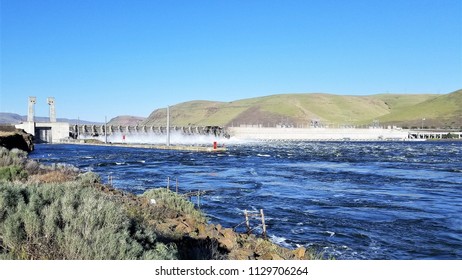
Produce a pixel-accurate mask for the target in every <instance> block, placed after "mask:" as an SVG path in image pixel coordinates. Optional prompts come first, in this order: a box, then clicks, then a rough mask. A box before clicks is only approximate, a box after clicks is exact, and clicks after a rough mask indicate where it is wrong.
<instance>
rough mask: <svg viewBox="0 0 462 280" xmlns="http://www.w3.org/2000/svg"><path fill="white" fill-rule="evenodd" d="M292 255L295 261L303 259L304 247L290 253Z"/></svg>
mask: <svg viewBox="0 0 462 280" xmlns="http://www.w3.org/2000/svg"><path fill="white" fill-rule="evenodd" d="M292 253H293V254H294V256H295V258H297V259H300V260H301V259H304V258H305V253H306V249H305V247H303V246H302V247H299V248H297V249H295V250H293V251H292Z"/></svg>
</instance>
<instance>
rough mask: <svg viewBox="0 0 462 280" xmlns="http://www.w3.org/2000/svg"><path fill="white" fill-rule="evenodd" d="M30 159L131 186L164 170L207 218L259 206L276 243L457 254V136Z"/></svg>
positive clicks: (63, 148) (367, 254)
mask: <svg viewBox="0 0 462 280" xmlns="http://www.w3.org/2000/svg"><path fill="white" fill-rule="evenodd" d="M31 157H32V158H35V159H38V160H39V161H41V162H42V163H45V164H51V163H69V164H73V165H75V166H77V167H79V168H81V169H83V170H91V171H93V172H96V173H98V174H100V175H101V177H102V178H103V181H105V182H107V179H108V176H112V178H113V185H114V186H115V187H116V188H119V189H123V190H126V191H130V192H133V193H136V194H139V193H142V192H144V191H145V190H147V189H150V188H155V187H165V186H166V185H167V177H170V178H171V179H170V180H171V186H172V188H174V186H175V182H176V180H178V184H179V191H180V192H182V193H185V192H189V191H197V190H201V191H206V194H205V195H203V196H202V197H201V198H200V208H201V209H202V210H203V211H204V212H205V213H206V214H207V215H208V217H209V218H210V221H211V222H213V223H219V224H222V225H223V226H226V227H235V226H236V225H238V224H240V223H242V222H243V221H244V216H243V211H244V210H245V209H247V210H259V209H264V212H265V216H266V222H267V226H268V229H267V230H268V235H269V237H270V238H271V240H272V241H273V242H275V243H278V244H280V245H282V246H285V247H288V248H296V247H297V246H305V247H310V248H314V249H315V250H317V251H318V252H319V253H321V254H324V255H325V256H326V257H327V256H332V257H335V258H337V259H462V214H461V213H462V142H277V143H276V142H271V143H253V144H241V145H230V146H228V151H226V152H222V153H200V152H182V151H167V150H152V149H139V148H121V147H101V146H83V145H37V146H36V150H35V151H34V152H33V153H31ZM193 201H194V202H197V201H196V200H193ZM252 225H255V226H256V225H258V221H252ZM237 231H245V228H243V227H238V228H237ZM257 232H258V229H257Z"/></svg>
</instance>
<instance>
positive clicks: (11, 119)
mask: <svg viewBox="0 0 462 280" xmlns="http://www.w3.org/2000/svg"><path fill="white" fill-rule="evenodd" d="M26 120H27V116H21V115H18V114H14V113H1V112H0V124H20V123H22V122H25V121H26ZM35 121H36V122H48V121H49V118H48V117H35ZM57 121H58V122H68V123H70V124H102V123H100V122H93V121H85V120H76V119H66V118H58V119H57Z"/></svg>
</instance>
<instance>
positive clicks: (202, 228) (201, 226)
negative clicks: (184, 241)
mask: <svg viewBox="0 0 462 280" xmlns="http://www.w3.org/2000/svg"><path fill="white" fill-rule="evenodd" d="M197 234H198V236H199V237H206V236H207V228H206V226H205V224H199V225H197Z"/></svg>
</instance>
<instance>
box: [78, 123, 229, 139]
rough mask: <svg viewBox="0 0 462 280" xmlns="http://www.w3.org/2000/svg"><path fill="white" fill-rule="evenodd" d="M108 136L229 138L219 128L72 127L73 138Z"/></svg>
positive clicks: (223, 129) (224, 131)
mask: <svg viewBox="0 0 462 280" xmlns="http://www.w3.org/2000/svg"><path fill="white" fill-rule="evenodd" d="M106 130H107V135H108V136H109V135H114V134H118V135H122V136H123V135H125V136H130V135H140V134H145V135H153V136H154V135H167V133H172V134H181V135H186V136H187V135H189V136H193V135H208V136H214V137H218V138H229V137H230V136H229V134H228V133H227V131H226V129H225V128H223V127H219V126H182V127H179V126H173V127H170V128H167V127H166V126H121V125H70V127H69V134H70V137H71V138H74V139H77V138H79V137H82V136H84V137H100V136H105V135H106Z"/></svg>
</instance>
